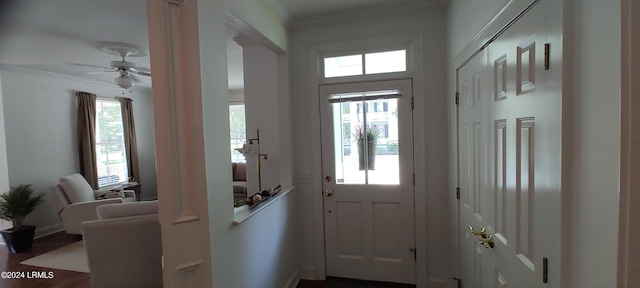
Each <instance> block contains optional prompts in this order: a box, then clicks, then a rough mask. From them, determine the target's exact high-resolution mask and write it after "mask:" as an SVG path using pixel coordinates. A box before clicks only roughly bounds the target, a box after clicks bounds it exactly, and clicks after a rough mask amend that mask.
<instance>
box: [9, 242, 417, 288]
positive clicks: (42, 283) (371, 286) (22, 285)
mask: <svg viewBox="0 0 640 288" xmlns="http://www.w3.org/2000/svg"><path fill="white" fill-rule="evenodd" d="M76 241H80V238H79V237H76V236H71V235H68V234H66V233H64V232H59V233H55V234H52V235H49V236H45V237H42V238H39V239H36V240H35V241H34V242H33V247H32V248H31V251H27V252H22V253H17V254H14V253H11V252H9V250H8V249H7V247H6V246H4V245H0V272H25V273H27V272H32V271H38V272H53V276H54V277H53V279H3V278H2V277H0V287H2V288H35V287H38V288H40V287H41V288H68V287H73V288H85V287H86V288H90V287H91V279H90V276H89V274H88V273H81V272H74V271H67V270H58V269H50V268H42V267H35V266H29V265H22V264H20V262H22V261H24V260H27V259H30V258H33V257H35V256H38V255H42V254H45V253H47V252H50V251H53V250H56V249H58V248H62V247H64V246H67V245H69V244H71V243H73V242H76ZM411 287H415V285H406V284H395V283H383V282H371V281H359V280H351V279H342V278H331V277H329V278H327V280H326V281H309V280H300V283H298V286H297V288H411ZM238 288H245V287H238ZM247 288H249V287H247Z"/></svg>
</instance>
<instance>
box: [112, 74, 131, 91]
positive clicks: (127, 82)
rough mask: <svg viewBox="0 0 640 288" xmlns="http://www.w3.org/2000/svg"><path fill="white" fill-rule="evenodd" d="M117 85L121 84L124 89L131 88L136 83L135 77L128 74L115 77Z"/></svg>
mask: <svg viewBox="0 0 640 288" xmlns="http://www.w3.org/2000/svg"><path fill="white" fill-rule="evenodd" d="M114 80H115V82H116V85H118V86H120V88H122V89H129V88H131V87H133V86H134V85H135V82H134V81H133V79H131V78H129V76H127V75H120V76H118V77H116V78H115V79H114Z"/></svg>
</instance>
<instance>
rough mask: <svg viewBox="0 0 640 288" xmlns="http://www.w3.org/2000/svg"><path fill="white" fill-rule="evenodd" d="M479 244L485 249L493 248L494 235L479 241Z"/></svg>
mask: <svg viewBox="0 0 640 288" xmlns="http://www.w3.org/2000/svg"><path fill="white" fill-rule="evenodd" d="M478 243H480V244H482V245H484V247H485V248H493V235H489V237H486V238H485V237H482V239H480V240H479V241H478Z"/></svg>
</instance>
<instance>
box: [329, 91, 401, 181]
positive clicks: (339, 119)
mask: <svg viewBox="0 0 640 288" xmlns="http://www.w3.org/2000/svg"><path fill="white" fill-rule="evenodd" d="M398 97H399V94H398V93H397V92H396V91H376V92H367V93H358V94H353V93H352V94H336V95H332V97H331V99H330V100H329V101H330V102H331V103H332V110H333V133H334V137H333V139H334V153H335V155H334V157H335V163H336V167H335V168H336V179H335V181H336V184H341V185H349V184H351V185H353V184H360V185H362V184H378V185H399V184H400V163H399V161H400V157H399V156H400V154H399V153H400V151H399V145H398V144H399V143H398V109H397V108H398V99H397V98H398Z"/></svg>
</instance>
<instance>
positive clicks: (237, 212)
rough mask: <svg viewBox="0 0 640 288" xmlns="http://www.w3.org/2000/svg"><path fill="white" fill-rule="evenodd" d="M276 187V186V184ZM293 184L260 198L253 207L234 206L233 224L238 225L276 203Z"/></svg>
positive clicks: (291, 189)
mask: <svg viewBox="0 0 640 288" xmlns="http://www.w3.org/2000/svg"><path fill="white" fill-rule="evenodd" d="M276 187H277V186H276ZM294 189H295V186H291V187H287V186H285V187H282V188H281V189H280V190H278V192H277V193H274V194H273V195H272V196H271V197H269V199H262V201H261V202H260V205H257V206H254V208H250V206H249V205H242V206H240V207H236V208H234V209H233V222H232V224H233V225H239V224H240V223H242V222H244V221H246V220H247V219H249V218H251V216H253V215H257V214H258V213H260V211H262V210H263V209H268V208H267V207H269V206H270V205H272V204H273V203H277V202H278V201H279V199H281V198H283V197H285V196H286V195H287V194H289V192H291V191H293V190H294Z"/></svg>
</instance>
